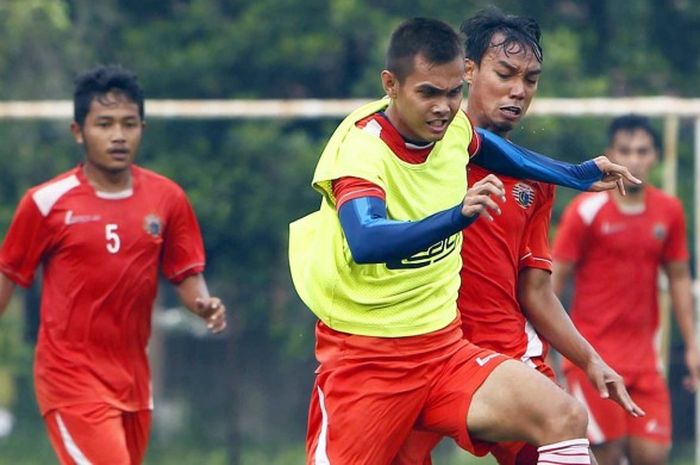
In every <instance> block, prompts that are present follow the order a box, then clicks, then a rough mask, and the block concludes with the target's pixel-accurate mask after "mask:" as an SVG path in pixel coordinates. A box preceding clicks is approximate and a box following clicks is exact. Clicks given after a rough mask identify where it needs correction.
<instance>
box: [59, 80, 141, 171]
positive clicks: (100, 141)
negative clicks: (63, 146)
mask: <svg viewBox="0 0 700 465" xmlns="http://www.w3.org/2000/svg"><path fill="white" fill-rule="evenodd" d="M143 127H144V123H143V121H142V120H141V116H140V114H139V107H138V105H137V104H136V103H134V102H132V101H131V100H129V99H128V98H127V97H126V96H125V95H123V94H120V93H115V92H110V93H108V94H106V95H104V96H102V97H100V98H95V99H93V101H92V103H91V104H90V111H89V112H88V114H87V115H86V117H85V122H84V123H83V126H82V127H80V126H78V125H77V123H73V125H72V126H71V130H72V132H73V135H74V136H75V140H76V142H78V143H79V144H82V145H83V146H84V149H85V158H86V163H87V164H88V165H90V166H91V167H92V168H95V169H97V170H99V171H102V172H104V173H106V174H118V173H120V172H123V171H125V170H128V169H129V167H130V166H131V164H132V163H133V162H134V159H135V158H136V153H137V151H138V148H139V144H140V143H141V136H142V134H143Z"/></svg>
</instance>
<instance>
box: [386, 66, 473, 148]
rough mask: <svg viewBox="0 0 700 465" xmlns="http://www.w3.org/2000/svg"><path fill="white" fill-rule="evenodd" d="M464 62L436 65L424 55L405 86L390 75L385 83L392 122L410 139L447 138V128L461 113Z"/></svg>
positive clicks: (405, 81)
mask: <svg viewBox="0 0 700 465" xmlns="http://www.w3.org/2000/svg"><path fill="white" fill-rule="evenodd" d="M463 79H464V60H463V59H462V58H461V57H456V58H455V59H454V60H452V61H450V62H448V63H443V64H435V63H430V62H428V61H427V60H426V59H425V58H424V57H423V56H422V55H418V56H416V57H415V58H414V66H413V70H412V71H411V72H410V73H409V74H408V75H407V76H406V77H405V78H404V79H403V81H402V82H399V80H398V79H397V78H396V76H395V75H393V74H392V73H391V72H389V71H384V72H383V73H382V83H383V84H384V90H385V91H386V93H387V95H389V97H391V104H390V105H389V108H388V109H387V111H386V115H387V117H388V118H389V121H391V123H392V124H393V125H394V126H395V127H396V129H398V131H399V133H401V135H402V136H404V137H405V138H407V139H410V140H412V141H416V142H433V141H438V140H440V139H442V138H443V137H444V136H445V132H446V131H447V127H448V126H449V124H450V122H451V121H452V120H453V119H454V117H455V115H456V114H457V112H458V111H459V108H460V105H461V103H462V89H463V86H464V81H463Z"/></svg>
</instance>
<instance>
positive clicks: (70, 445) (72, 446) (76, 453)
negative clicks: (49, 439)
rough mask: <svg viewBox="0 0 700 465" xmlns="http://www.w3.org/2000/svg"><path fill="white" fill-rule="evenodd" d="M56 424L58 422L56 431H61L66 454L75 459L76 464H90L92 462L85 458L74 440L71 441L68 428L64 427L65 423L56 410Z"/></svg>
mask: <svg viewBox="0 0 700 465" xmlns="http://www.w3.org/2000/svg"><path fill="white" fill-rule="evenodd" d="M56 424H58V431H59V432H60V433H61V439H62V440H63V445H64V446H66V451H67V452H68V455H70V457H71V458H72V459H73V460H75V463H76V464H77V465H92V462H90V461H89V460H88V459H87V457H85V454H83V451H81V450H80V448H79V447H78V445H77V444H76V443H75V441H73V438H72V437H71V435H70V433H69V432H68V428H66V425H65V424H64V423H63V420H62V419H61V414H60V413H58V412H56Z"/></svg>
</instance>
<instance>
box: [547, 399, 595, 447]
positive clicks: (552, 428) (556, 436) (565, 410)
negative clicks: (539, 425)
mask: <svg viewBox="0 0 700 465" xmlns="http://www.w3.org/2000/svg"><path fill="white" fill-rule="evenodd" d="M555 410H556V412H555V413H554V414H553V415H551V416H550V418H549V421H548V426H549V428H547V429H548V431H547V432H546V434H545V435H546V436H547V439H546V440H547V441H548V442H557V441H563V440H566V439H574V438H583V437H585V436H586V428H587V427H588V413H587V412H586V409H585V407H584V406H583V405H582V404H581V403H580V402H579V401H577V400H576V399H574V398H573V397H571V396H568V395H567V396H565V397H563V398H562V399H561V401H560V402H558V404H557V407H556V409H555Z"/></svg>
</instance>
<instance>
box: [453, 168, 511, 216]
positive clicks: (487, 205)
mask: <svg viewBox="0 0 700 465" xmlns="http://www.w3.org/2000/svg"><path fill="white" fill-rule="evenodd" d="M494 199H499V200H500V201H501V202H505V201H506V193H505V189H504V188H503V183H502V182H501V180H500V179H498V178H497V177H496V176H494V175H493V174H489V175H488V176H486V177H485V178H484V179H482V180H480V181H479V182H477V183H475V184H474V185H473V186H471V187H470V188H469V189H468V190H467V195H466V196H464V200H463V201H462V215H464V216H466V217H474V216H476V215H481V216H483V217H484V218H486V219H487V220H489V221H493V217H492V216H491V213H495V214H496V215H500V214H501V208H500V207H499V206H498V204H497V203H496V200H494Z"/></svg>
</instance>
